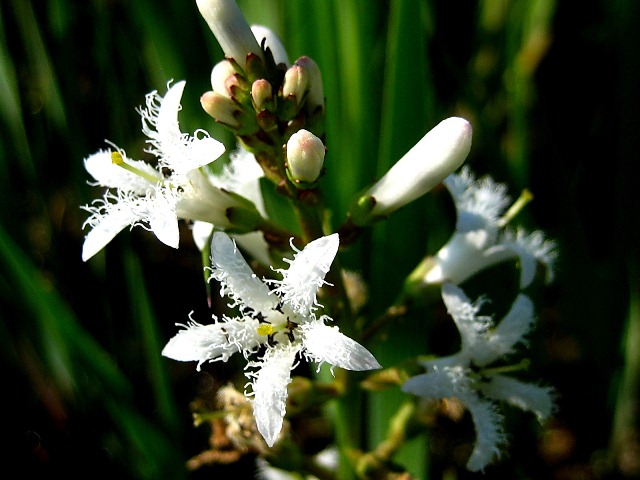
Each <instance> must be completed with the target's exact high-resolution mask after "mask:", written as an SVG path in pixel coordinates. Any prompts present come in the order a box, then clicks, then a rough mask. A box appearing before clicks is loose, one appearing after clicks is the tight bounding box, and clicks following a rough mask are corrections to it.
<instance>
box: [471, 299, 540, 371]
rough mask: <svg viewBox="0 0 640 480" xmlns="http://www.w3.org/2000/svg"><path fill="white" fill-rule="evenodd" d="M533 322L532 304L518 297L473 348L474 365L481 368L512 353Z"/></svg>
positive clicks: (523, 339) (522, 340) (528, 300)
mask: <svg viewBox="0 0 640 480" xmlns="http://www.w3.org/2000/svg"><path fill="white" fill-rule="evenodd" d="M534 320H535V317H534V314H533V302H532V301H531V300H530V299H529V297H527V296H526V295H524V294H520V295H518V296H517V297H516V299H515V301H514V302H513V305H512V306H511V308H510V309H509V312H508V313H507V315H506V316H505V317H504V318H503V319H502V321H500V323H498V325H496V327H495V328H494V329H493V330H491V331H490V332H489V333H488V334H487V335H485V337H484V339H483V341H482V342H479V343H478V345H476V346H475V348H474V351H473V354H472V355H473V360H474V363H475V365H476V366H478V367H483V366H485V365H488V364H489V363H491V362H494V361H495V360H498V359H499V358H500V357H502V356H504V355H507V354H509V353H512V352H513V349H514V347H515V346H516V345H517V344H518V343H519V342H524V341H525V336H526V335H527V333H529V331H530V330H531V328H532V326H533V322H534Z"/></svg>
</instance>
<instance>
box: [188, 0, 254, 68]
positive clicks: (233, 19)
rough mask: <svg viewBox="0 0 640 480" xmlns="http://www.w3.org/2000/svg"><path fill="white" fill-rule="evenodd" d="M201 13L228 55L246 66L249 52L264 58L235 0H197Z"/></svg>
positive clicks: (242, 65)
mask: <svg viewBox="0 0 640 480" xmlns="http://www.w3.org/2000/svg"><path fill="white" fill-rule="evenodd" d="M196 3H197V4H198V10H200V14H201V15H202V17H203V18H204V19H205V20H206V22H207V24H208V25H209V28H210V29H211V31H212V32H213V34H214V35H215V37H216V39H217V40H218V43H219V44H220V47H222V51H223V52H224V54H225V56H226V57H231V58H233V59H234V60H235V61H236V62H238V65H240V66H241V67H243V68H244V67H245V64H246V58H247V54H249V53H255V54H256V55H258V56H259V57H260V58H263V54H262V50H261V49H260V46H259V45H258V42H257V41H256V39H255V37H254V35H253V32H252V31H251V28H249V25H248V24H247V21H246V20H245V18H244V16H243V15H242V12H241V11H240V9H239V8H238V5H237V3H236V2H235V0H196Z"/></svg>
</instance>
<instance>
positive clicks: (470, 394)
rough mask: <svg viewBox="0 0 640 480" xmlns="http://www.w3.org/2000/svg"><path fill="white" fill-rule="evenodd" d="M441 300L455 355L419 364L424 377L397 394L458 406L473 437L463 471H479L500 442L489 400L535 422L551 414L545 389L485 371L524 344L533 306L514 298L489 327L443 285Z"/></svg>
mask: <svg viewBox="0 0 640 480" xmlns="http://www.w3.org/2000/svg"><path fill="white" fill-rule="evenodd" d="M442 299H443V300H444V303H445V305H446V306H447V310H448V312H449V314H450V315H451V316H452V317H453V320H454V322H455V324H456V326H457V328H458V331H459V332H460V337H461V343H462V346H461V350H460V351H459V352H458V353H456V354H454V355H450V356H447V357H442V358H438V359H436V360H429V361H425V362H422V365H423V366H424V367H425V368H426V369H427V370H428V371H427V373H424V374H421V375H417V376H415V377H412V378H410V379H409V380H407V382H405V383H404V385H403V386H402V390H403V391H405V392H408V393H413V394H415V395H418V396H421V397H427V398H437V399H442V398H448V397H456V398H458V399H459V400H460V401H461V402H462V403H464V404H465V406H466V407H467V409H468V410H469V413H470V414H471V418H472V420H473V423H474V425H475V429H476V437H477V438H476V444H475V447H474V449H473V452H472V453H471V457H470V458H469V461H468V463H467V468H468V469H469V470H472V471H477V470H482V469H484V467H486V466H487V465H488V464H489V463H490V462H491V461H492V460H493V458H494V457H495V456H496V455H498V454H499V453H500V446H501V444H504V443H505V442H506V437H505V434H504V432H503V430H502V416H501V415H500V413H499V412H498V410H497V408H496V405H495V403H494V402H493V401H492V400H500V401H505V402H508V403H510V404H512V405H514V406H516V407H518V408H521V409H523V410H529V411H531V412H533V413H534V414H535V415H536V417H537V418H538V420H540V421H542V420H544V419H546V418H547V417H549V415H551V413H552V411H553V408H554V398H553V393H552V390H551V389H549V388H545V387H540V386H537V385H534V384H530V383H524V382H521V381H519V380H516V379H514V378H511V377H508V376H505V375H503V374H501V373H500V369H499V368H495V369H491V368H485V367H487V366H488V365H489V364H491V363H493V362H495V361H496V360H499V359H500V358H502V357H504V356H506V355H508V354H510V353H512V352H513V350H514V348H515V347H516V345H517V344H518V343H520V342H523V341H524V336H525V335H526V334H527V333H528V332H529V330H530V328H531V326H532V324H533V321H534V318H533V304H532V302H531V300H529V298H528V297H526V296H525V295H522V294H521V295H519V296H518V297H517V298H516V300H515V302H514V303H513V305H512V307H511V309H510V311H509V312H508V313H507V315H506V316H505V317H504V318H503V319H502V321H501V322H500V323H499V324H498V325H496V326H494V325H493V322H492V320H491V318H490V317H484V316H479V315H478V312H479V309H480V306H481V305H480V303H479V302H477V303H472V302H471V300H469V298H468V297H467V296H466V295H465V294H464V292H463V291H462V290H461V289H460V288H458V287H457V286H455V285H453V284H451V283H445V284H444V285H443V286H442Z"/></svg>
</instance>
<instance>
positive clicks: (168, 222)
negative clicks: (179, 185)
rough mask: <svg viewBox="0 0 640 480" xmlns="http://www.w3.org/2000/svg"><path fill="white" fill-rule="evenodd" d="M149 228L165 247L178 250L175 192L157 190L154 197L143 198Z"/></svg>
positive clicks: (178, 236)
mask: <svg viewBox="0 0 640 480" xmlns="http://www.w3.org/2000/svg"><path fill="white" fill-rule="evenodd" d="M145 200H146V201H145V202H144V203H145V204H146V206H147V214H146V216H147V219H148V222H149V228H150V229H151V231H152V232H153V233H154V234H155V236H156V237H157V238H158V240H160V241H161V242H162V243H164V244H165V245H168V246H170V247H172V248H178V246H179V244H180V229H179V227H178V215H177V213H176V192H172V191H171V190H169V189H161V188H158V189H157V190H156V193H155V195H154V196H152V197H151V196H149V197H146V198H145Z"/></svg>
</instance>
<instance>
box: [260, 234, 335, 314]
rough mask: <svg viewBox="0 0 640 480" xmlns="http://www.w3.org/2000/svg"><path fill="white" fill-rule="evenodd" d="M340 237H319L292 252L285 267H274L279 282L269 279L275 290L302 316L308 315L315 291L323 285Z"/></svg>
mask: <svg viewBox="0 0 640 480" xmlns="http://www.w3.org/2000/svg"><path fill="white" fill-rule="evenodd" d="M339 245H340V239H339V237H338V234H337V233H334V234H333V235H328V236H325V237H320V238H318V239H316V240H314V241H313V242H310V243H308V244H307V246H306V247H304V249H303V250H302V251H298V253H296V254H295V256H294V259H293V260H288V259H285V261H286V262H288V263H289V264H290V266H289V269H288V270H278V271H279V272H280V273H282V275H283V279H282V280H281V281H273V283H274V284H275V285H277V288H276V289H275V292H277V293H278V295H280V297H281V298H282V301H283V302H284V303H286V304H288V305H289V306H290V307H291V309H292V310H293V311H294V312H295V313H298V314H300V315H302V316H305V317H306V316H309V315H310V314H311V313H312V311H313V310H314V309H315V307H314V306H315V305H316V293H317V292H318V289H319V288H320V287H321V286H322V285H324V283H325V281H324V277H325V275H326V274H327V272H329V269H330V268H331V263H332V262H333V259H334V258H335V256H336V253H338V246H339Z"/></svg>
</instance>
